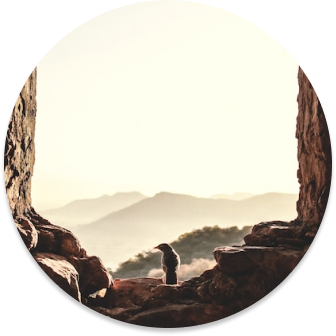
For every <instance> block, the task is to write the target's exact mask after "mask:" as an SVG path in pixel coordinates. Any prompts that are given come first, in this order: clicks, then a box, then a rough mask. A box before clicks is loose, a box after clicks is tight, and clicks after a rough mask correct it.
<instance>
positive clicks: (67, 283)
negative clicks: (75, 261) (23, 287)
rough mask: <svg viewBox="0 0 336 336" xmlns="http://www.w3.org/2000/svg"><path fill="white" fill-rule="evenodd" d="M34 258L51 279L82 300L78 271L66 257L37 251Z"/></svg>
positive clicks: (75, 297) (78, 299)
mask: <svg viewBox="0 0 336 336" xmlns="http://www.w3.org/2000/svg"><path fill="white" fill-rule="evenodd" d="M34 258H35V260H36V261H37V263H38V264H39V265H40V267H41V268H42V269H43V271H44V272H45V273H46V274H47V275H48V276H49V277H50V278H51V280H53V281H54V282H55V283H56V284H57V285H58V286H59V287H60V288H62V289H63V290H64V291H65V292H66V293H67V294H69V295H70V296H72V297H73V298H74V299H76V300H77V301H81V294H80V291H79V286H78V280H79V275H78V272H77V271H76V269H75V268H74V267H73V266H72V265H71V264H70V263H69V262H68V261H67V260H66V259H65V258H64V257H61V256H58V255H55V254H52V253H37V254H35V255H34Z"/></svg>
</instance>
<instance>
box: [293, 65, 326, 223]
mask: <svg viewBox="0 0 336 336" xmlns="http://www.w3.org/2000/svg"><path fill="white" fill-rule="evenodd" d="M298 79H299V94H298V97H297V101H298V105H299V113H298V116H297V126H296V137H297V139H298V154H297V155H298V160H299V170H298V173H297V176H298V179H299V183H300V195H299V200H298V202H297V207H296V208H297V212H298V220H299V221H301V223H305V225H307V226H309V227H310V226H314V225H316V224H317V225H319V224H320V223H321V221H322V218H323V215H324V211H325V208H326V206H327V202H328V197H329V190H330V183H331V170H332V163H331V162H332V160H331V144H330V138H329V130H328V126H327V122H326V119H325V116H324V113H323V109H322V106H321V103H320V101H319V99H318V97H317V95H316V92H315V90H314V88H313V86H312V85H311V83H310V82H309V79H308V78H307V76H306V75H305V73H304V72H303V71H302V69H301V68H300V69H299V74H298Z"/></svg>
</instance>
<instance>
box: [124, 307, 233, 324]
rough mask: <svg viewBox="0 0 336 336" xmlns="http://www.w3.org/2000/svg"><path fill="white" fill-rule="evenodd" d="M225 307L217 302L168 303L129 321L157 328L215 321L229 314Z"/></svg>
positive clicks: (135, 316)
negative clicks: (216, 303)
mask: <svg viewBox="0 0 336 336" xmlns="http://www.w3.org/2000/svg"><path fill="white" fill-rule="evenodd" d="M228 315H229V314H228V312H227V310H226V309H225V307H223V306H220V305H215V304H200V303H193V304H168V305H165V306H163V307H158V308H153V309H149V310H146V311H143V312H140V313H138V314H136V315H134V316H133V317H131V318H130V319H128V320H126V322H128V323H132V324H136V325H141V326H147V327H157V328H179V327H190V326H195V325H200V324H204V323H209V322H213V321H216V320H219V319H222V318H223V317H226V316H228Z"/></svg>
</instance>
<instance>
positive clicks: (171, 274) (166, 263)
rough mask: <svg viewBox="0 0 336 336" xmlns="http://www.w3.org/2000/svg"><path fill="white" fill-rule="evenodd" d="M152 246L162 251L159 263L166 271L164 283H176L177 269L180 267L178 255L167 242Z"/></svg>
mask: <svg viewBox="0 0 336 336" xmlns="http://www.w3.org/2000/svg"><path fill="white" fill-rule="evenodd" d="M154 248H156V249H158V250H160V251H161V252H162V258H161V265H162V269H163V271H164V272H165V273H166V285H176V284H177V273H176V272H177V270H178V268H179V267H180V257H179V255H178V254H177V253H176V252H175V250H174V249H173V248H172V247H171V246H170V245H168V244H165V243H164V244H160V245H158V246H155V247H154Z"/></svg>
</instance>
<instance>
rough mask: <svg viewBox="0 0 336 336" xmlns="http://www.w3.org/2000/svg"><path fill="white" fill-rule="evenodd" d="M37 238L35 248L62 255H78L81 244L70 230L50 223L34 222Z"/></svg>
mask: <svg viewBox="0 0 336 336" xmlns="http://www.w3.org/2000/svg"><path fill="white" fill-rule="evenodd" d="M35 227H36V229H37V232H38V235H39V239H38V244H37V246H36V250H37V251H40V252H51V253H55V254H59V255H62V256H65V257H66V256H79V255H80V253H81V246H80V244H79V241H78V239H77V238H76V237H75V236H74V235H73V234H72V232H71V231H69V230H67V229H64V228H62V227H60V226H56V225H52V224H50V223H49V224H40V223H37V224H35Z"/></svg>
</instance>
